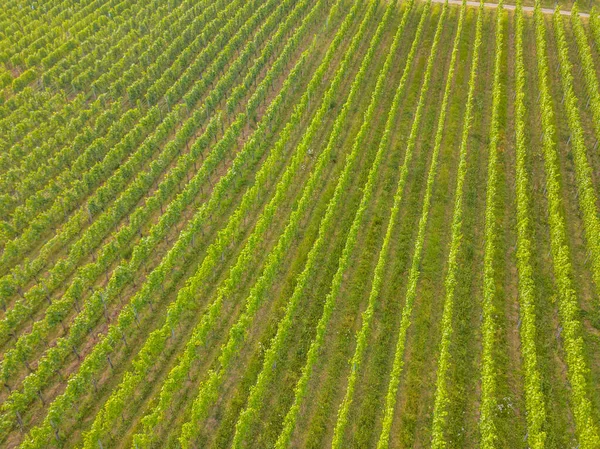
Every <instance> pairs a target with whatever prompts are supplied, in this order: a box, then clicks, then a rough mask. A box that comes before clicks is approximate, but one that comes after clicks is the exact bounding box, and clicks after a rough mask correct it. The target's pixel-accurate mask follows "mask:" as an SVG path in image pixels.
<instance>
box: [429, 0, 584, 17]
mask: <svg viewBox="0 0 600 449" xmlns="http://www.w3.org/2000/svg"><path fill="white" fill-rule="evenodd" d="M431 1H432V2H433V3H444V2H446V0H431ZM448 4H450V5H462V0H448ZM483 5H484V6H485V7H486V8H497V7H498V4H497V3H484V4H483ZM467 6H476V7H477V6H479V2H477V1H468V2H467ZM503 8H504V9H508V10H511V11H514V10H515V9H516V8H517V7H516V6H515V5H503ZM522 8H523V11H526V12H533V6H523V7H522ZM541 9H542V12H543V13H544V14H554V10H553V9H551V8H541ZM560 13H561V14H562V15H563V16H570V15H571V11H565V10H562V9H561V10H560ZM579 16H580V17H590V15H589V14H588V13H585V12H580V13H579Z"/></svg>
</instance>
